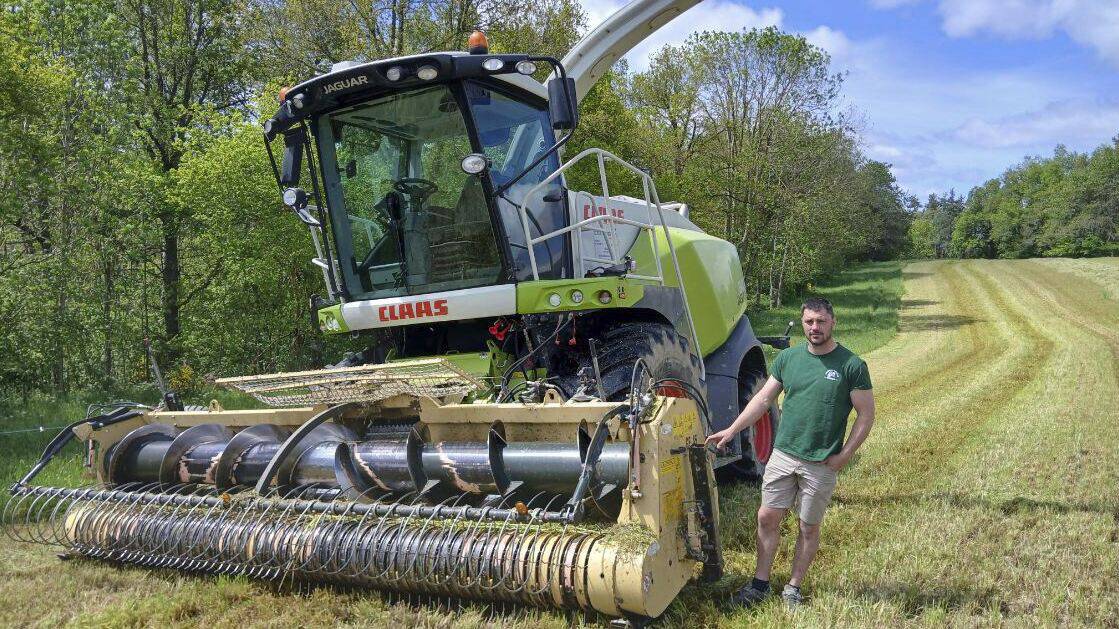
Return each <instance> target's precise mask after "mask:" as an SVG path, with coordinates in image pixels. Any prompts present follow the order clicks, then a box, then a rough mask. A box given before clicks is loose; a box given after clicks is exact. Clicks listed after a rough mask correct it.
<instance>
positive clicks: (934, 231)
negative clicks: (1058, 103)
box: [909, 137, 1119, 258]
mask: <svg viewBox="0 0 1119 629" xmlns="http://www.w3.org/2000/svg"><path fill="white" fill-rule="evenodd" d="M909 239H910V243H911V251H912V253H913V255H916V256H918V257H930V258H931V257H938V258H946V257H952V258H1033V257H1093V256H1113V255H1119V137H1117V138H1116V139H1114V140H1112V142H1111V143H1110V144H1107V145H1103V146H1100V147H1099V148H1097V149H1095V150H1094V151H1092V152H1091V153H1076V152H1072V151H1069V150H1068V149H1067V148H1065V147H1063V146H1058V147H1057V148H1056V150H1055V151H1054V152H1053V156H1052V157H1048V158H1041V157H1028V158H1026V159H1025V160H1023V161H1022V162H1021V163H1020V164H1016V165H1014V166H1011V167H1010V168H1008V169H1006V171H1005V172H1003V173H1002V175H1000V176H999V177H997V178H995V179H991V180H989V181H987V182H986V183H984V184H983V185H980V186H976V187H974V188H972V189H971V191H970V192H969V193H968V195H967V197H966V198H964V197H961V196H960V195H958V194H957V193H956V192H955V191H954V190H952V191H949V192H948V193H947V194H943V195H936V194H933V195H930V196H929V199H928V202H927V203H926V204H925V206H924V208H923V210H922V211H921V212H920V213H919V214H918V215H916V216H915V217H914V220H913V223H912V226H911V227H910V233H909Z"/></svg>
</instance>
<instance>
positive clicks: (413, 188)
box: [392, 177, 439, 201]
mask: <svg viewBox="0 0 1119 629" xmlns="http://www.w3.org/2000/svg"><path fill="white" fill-rule="evenodd" d="M392 189H393V190H396V191H397V192H399V193H400V194H403V195H406V196H409V197H418V198H419V199H420V200H421V201H422V200H423V199H426V198H428V197H430V196H431V195H433V194H435V193H436V192H439V186H438V185H437V184H436V183H435V182H434V181H431V180H430V179H422V178H420V177H403V178H400V179H397V180H396V181H394V182H392Z"/></svg>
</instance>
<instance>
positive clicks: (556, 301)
mask: <svg viewBox="0 0 1119 629" xmlns="http://www.w3.org/2000/svg"><path fill="white" fill-rule="evenodd" d="M548 303H549V304H551V305H552V307H553V308H559V305H560V304H561V303H563V300H562V299H561V298H560V296H559V293H552V294H551V295H548Z"/></svg>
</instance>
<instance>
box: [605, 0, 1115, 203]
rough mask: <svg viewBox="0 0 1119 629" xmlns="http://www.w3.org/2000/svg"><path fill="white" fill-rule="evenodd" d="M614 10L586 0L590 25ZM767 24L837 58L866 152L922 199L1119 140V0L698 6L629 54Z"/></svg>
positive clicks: (797, 0)
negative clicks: (1056, 153)
mask: <svg viewBox="0 0 1119 629" xmlns="http://www.w3.org/2000/svg"><path fill="white" fill-rule="evenodd" d="M622 4H624V2H623V0H608V1H606V2H589V1H585V3H584V6H585V7H586V10H587V13H588V16H589V20H588V21H589V25H590V26H592V27H593V26H594V25H595V24H597V23H598V22H599V21H600V20H601V19H603V18H604V17H605V16H606V15H609V14H610V13H611V12H612V11H613V10H615V9H616V8H617V7H619V6H621V5H622ZM767 25H776V26H779V27H781V28H782V29H783V30H786V31H790V32H796V33H800V34H802V35H804V36H805V37H807V38H808V39H809V41H811V42H813V43H814V44H816V45H818V46H821V47H822V48H824V49H825V50H827V51H828V52H829V53H830V54H831V56H832V66H833V69H834V70H835V71H839V72H845V73H847V78H846V82H845V88H844V95H843V99H844V107H845V108H848V109H850V110H851V112H852V114H853V115H854V116H855V119H856V121H857V125H856V126H857V128H858V129H859V133H860V136H861V139H862V146H863V150H864V152H865V153H866V154H867V155H868V156H869V157H871V158H873V159H879V160H882V161H885V162H889V163H891V164H893V171H894V174H895V175H896V176H897V178H898V182H899V184H900V185H901V186H902V187H903V188H905V189H906V190H907V191H909V192H911V193H913V194H916V195H918V196H919V197H921V198H922V199H924V198H925V197H926V196H927V195H928V194H929V193H931V192H938V193H939V192H945V191H947V190H948V189H950V188H955V189H956V190H957V191H959V192H960V193H962V194H966V193H967V191H968V190H970V189H971V188H972V187H973V186H975V185H978V184H981V183H982V182H983V181H985V180H987V179H990V178H992V177H997V176H998V175H999V174H1000V173H1001V172H1002V171H1003V170H1004V169H1006V167H1007V166H1010V165H1011V164H1014V163H1017V162H1020V161H1021V160H1022V158H1023V157H1025V156H1027V155H1043V156H1045V155H1051V154H1052V152H1053V148H1054V147H1055V146H1056V145H1057V144H1064V145H1066V146H1067V147H1069V148H1070V149H1072V150H1077V151H1090V150H1091V149H1093V148H1095V147H1097V146H1099V145H1100V144H1104V143H1107V142H1109V141H1110V140H1111V138H1112V137H1114V136H1115V135H1117V134H1119V0H849V1H834V2H829V1H826V0H768V1H766V0H760V1H753V0H751V1H750V2H741V1H735V0H704V1H703V2H701V3H700V4H699V5H697V6H695V7H694V8H692V9H690V10H688V11H687V12H686V13H684V14H683V15H682V16H681V17H679V18H677V19H676V20H674V21H673V22H671V23H669V24H668V25H667V26H665V27H664V28H663V29H661V31H659V32H658V33H657V34H656V35H655V36H654V37H653V38H652V39H650V40H647V41H646V42H644V43H643V44H642V45H641V46H639V47H638V48H635V49H634V50H633V51H632V52H631V53H630V55H629V56H628V59H629V62H630V65H631V67H632V68H634V69H637V70H640V69H643V68H645V67H647V66H648V61H647V59H648V55H649V53H650V52H652V51H655V50H656V49H658V48H660V47H661V46H663V45H664V44H665V43H679V42H681V41H683V39H684V38H686V36H687V34H688V33H690V32H692V31H696V30H739V29H741V28H744V27H745V28H750V27H756V26H767Z"/></svg>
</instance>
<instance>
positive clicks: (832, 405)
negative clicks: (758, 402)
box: [773, 344, 871, 461]
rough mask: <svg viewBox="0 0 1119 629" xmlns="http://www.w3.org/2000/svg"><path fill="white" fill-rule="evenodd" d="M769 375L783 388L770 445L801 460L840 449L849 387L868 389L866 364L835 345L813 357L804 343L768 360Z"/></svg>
mask: <svg viewBox="0 0 1119 629" xmlns="http://www.w3.org/2000/svg"><path fill="white" fill-rule="evenodd" d="M773 377H774V378H776V379H777V380H779V381H780V382H781V385H782V387H783V388H784V390H785V402H784V403H783V404H782V405H781V423H780V424H779V425H778V427H777V438H776V440H775V441H774V443H773V447H774V448H777V449H778V450H780V451H782V452H784V453H786V454H791V455H793V456H796V457H800V458H802V459H804V460H806V461H823V460H824V459H826V458H828V457H829V456H831V455H833V454H838V453H839V451H840V450H842V449H843V435H844V433H845V432H846V431H847V416H848V415H850V414H851V391H852V390H853V389H869V388H871V386H870V372H869V371H867V368H866V363H865V362H864V361H863V359H861V358H859V357H858V356H856V355H855V354H854V353H853V352H852V351H851V350H849V349H847V348H846V347H843V346H842V345H839V344H837V345H836V346H835V349H833V350H832V351H830V352H828V353H827V354H824V355H823V356H817V355H815V354H813V353H812V352H809V351H808V345H807V344H805V345H797V346H796V347H790V348H789V349H786V350H784V351H783V352H781V353H780V354H778V355H777V360H775V361H773Z"/></svg>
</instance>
